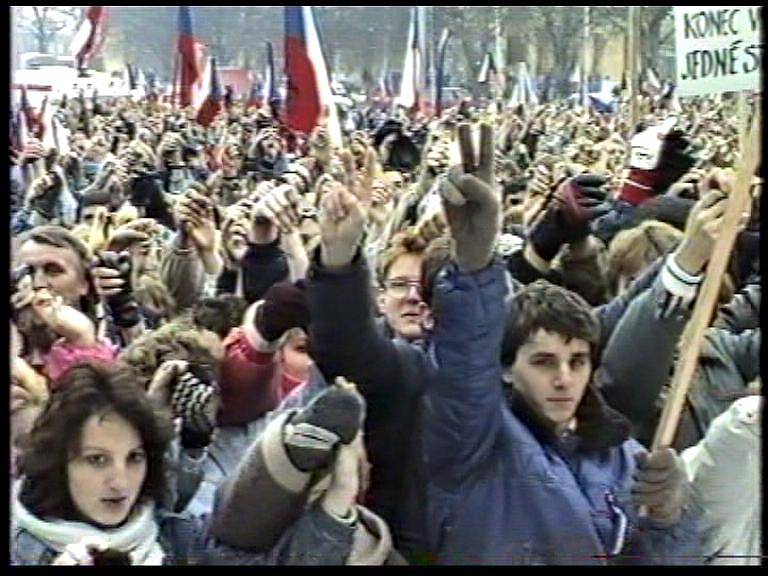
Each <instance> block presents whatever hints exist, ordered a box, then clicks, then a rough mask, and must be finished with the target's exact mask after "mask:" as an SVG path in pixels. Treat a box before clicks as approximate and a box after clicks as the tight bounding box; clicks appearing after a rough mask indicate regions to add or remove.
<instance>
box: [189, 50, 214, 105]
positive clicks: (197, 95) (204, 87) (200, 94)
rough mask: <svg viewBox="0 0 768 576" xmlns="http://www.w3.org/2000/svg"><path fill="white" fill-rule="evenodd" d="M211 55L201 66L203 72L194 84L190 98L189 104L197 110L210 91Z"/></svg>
mask: <svg viewBox="0 0 768 576" xmlns="http://www.w3.org/2000/svg"><path fill="white" fill-rule="evenodd" d="M212 62H213V57H209V58H207V59H206V60H205V66H204V67H203V73H202V76H201V77H200V81H199V82H198V83H197V84H195V90H194V94H193V98H192V102H191V105H192V107H193V108H194V109H195V110H197V111H198V112H199V111H200V109H201V108H202V107H203V104H204V103H205V101H206V99H207V98H208V95H209V94H210V92H211V86H212V84H211V78H212V76H211V74H212V72H211V70H212V69H213V64H212Z"/></svg>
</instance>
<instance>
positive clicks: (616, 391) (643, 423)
mask: <svg viewBox="0 0 768 576" xmlns="http://www.w3.org/2000/svg"><path fill="white" fill-rule="evenodd" d="M667 302H669V291H668V289H667V287H665V284H664V275H663V274H660V275H659V276H658V277H657V278H656V279H655V280H654V283H653V285H652V286H651V288H650V289H648V290H647V291H646V292H644V293H643V294H641V295H640V296H638V297H637V298H635V299H634V300H633V301H632V303H631V304H630V305H629V308H628V309H627V311H626V312H625V314H624V315H623V316H622V318H621V320H620V321H619V323H618V325H617V326H616V329H615V330H614V331H613V334H612V336H611V338H610V340H609V341H608V344H607V346H606V348H605V351H604V353H603V361H602V369H601V371H600V373H599V375H598V382H599V383H600V385H601V387H602V390H603V394H604V395H605V398H606V400H607V401H608V402H609V404H611V405H612V406H613V407H614V408H616V409H617V410H619V411H620V412H622V413H623V414H624V415H625V416H627V417H628V418H629V419H630V420H631V421H632V423H633V425H634V426H635V434H636V437H637V438H638V439H639V440H641V441H642V442H643V443H645V444H646V445H647V444H649V443H650V441H651V440H652V438H653V433H654V431H655V428H656V424H657V422H658V418H659V415H660V407H662V406H663V394H662V392H663V390H664V386H665V384H667V382H668V381H669V378H670V376H671V373H672V370H673V368H674V364H675V360H676V352H677V345H678V342H679V340H680V337H681V335H682V333H683V330H684V328H685V325H686V323H687V321H688V319H689V318H690V315H691V310H690V309H689V308H688V307H680V306H678V307H676V308H674V309H671V310H669V313H666V314H661V313H660V310H661V308H660V307H661V306H663V305H664V304H665V303H667ZM759 351H760V328H759V327H758V328H755V329H749V330H744V331H743V332H741V333H738V334H735V333H733V332H731V331H730V330H725V329H721V328H710V329H709V330H708V331H707V334H706V337H705V341H704V345H703V348H702V352H701V355H700V357H699V365H698V369H697V371H696V375H695V381H694V384H693V386H692V389H691V392H690V393H689V395H688V406H689V410H688V413H687V415H686V416H685V417H684V420H683V424H682V425H681V430H680V434H679V436H678V441H677V443H676V445H677V447H678V448H686V447H688V446H690V445H692V444H695V443H696V442H698V441H699V440H700V439H701V438H702V437H703V436H704V433H705V432H706V430H707V428H708V427H709V425H710V423H711V422H712V420H714V419H715V418H716V417H717V416H718V415H719V414H721V413H722V412H724V411H725V410H727V409H728V407H729V406H730V405H731V403H732V402H733V401H734V400H735V399H736V398H739V397H741V396H744V395H745V394H746V392H747V386H748V384H749V383H750V382H752V380H754V379H755V378H757V376H758V375H759V374H760V356H759Z"/></svg>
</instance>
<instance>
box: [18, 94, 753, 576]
mask: <svg viewBox="0 0 768 576" xmlns="http://www.w3.org/2000/svg"><path fill="white" fill-rule="evenodd" d="M755 105H756V106H759V102H757V101H756V100H755V101H754V102H753V101H749V102H748V103H747V105H746V107H744V108H740V107H739V106H740V104H739V103H738V100H737V99H736V98H735V97H733V98H731V97H728V96H725V97H707V98H696V99H691V100H687V101H686V100H684V101H683V102H682V103H679V104H677V107H675V106H673V102H672V101H671V100H669V99H666V98H652V97H645V98H642V99H641V102H640V106H639V108H640V117H639V123H638V124H637V125H635V126H633V125H631V123H630V122H629V119H628V116H629V106H628V104H627V103H626V102H624V103H623V104H622V105H621V106H620V107H619V110H618V111H617V112H616V113H607V114H601V113H599V112H597V111H595V110H583V109H581V108H579V107H578V106H575V105H573V104H572V103H568V102H565V101H554V102H548V103H545V104H539V105H519V106H515V107H512V108H504V107H502V106H495V105H493V104H491V105H490V106H488V107H487V108H485V107H473V105H472V104H471V103H469V102H464V103H462V104H461V105H459V106H456V107H453V108H450V109H448V110H446V111H445V112H443V113H442V114H441V115H440V116H439V117H433V118H427V117H422V116H420V115H419V114H414V113H411V112H409V111H406V110H403V109H392V108H384V107H380V106H379V107H374V106H369V107H364V106H358V107H356V108H354V109H351V110H347V111H345V112H344V113H343V114H342V120H343V122H342V125H343V127H344V135H343V136H344V147H343V148H337V147H334V146H333V145H332V143H331V142H332V139H331V138H330V137H329V134H328V131H327V129H326V128H325V127H324V126H320V127H318V128H317V129H316V130H315V131H314V132H313V133H312V134H310V135H303V134H296V133H293V132H291V131H290V130H288V129H287V128H286V127H285V126H283V125H282V124H281V122H280V120H279V114H278V115H276V114H274V113H273V110H271V109H270V107H269V106H264V107H259V108H257V107H246V106H245V105H244V104H243V103H240V102H237V101H228V102H227V104H226V106H225V108H224V109H223V110H222V111H221V112H220V113H219V114H218V116H217V117H216V119H215V120H214V121H213V122H212V123H211V124H210V125H207V126H203V125H201V124H200V123H198V122H197V114H196V111H195V110H194V109H192V108H189V109H177V108H174V107H172V106H171V105H169V104H164V103H160V102H159V101H158V99H157V98H155V97H152V96H148V97H146V98H143V99H136V100H135V99H132V98H117V99H106V100H105V99H96V98H90V97H86V96H84V95H81V96H80V97H79V98H70V99H68V100H66V99H65V101H63V102H61V103H60V104H58V107H57V109H56V112H55V114H56V116H57V119H58V122H59V123H60V124H59V125H60V126H62V127H64V128H65V130H59V131H58V133H57V142H58V145H57V146H55V147H46V146H45V145H43V143H42V141H41V140H39V139H34V138H30V139H29V140H28V141H27V142H26V143H25V145H24V147H23V148H14V147H13V146H12V147H11V151H10V153H11V174H10V176H11V177H10V181H9V186H10V198H11V202H10V205H11V222H10V227H11V234H12V237H11V240H12V270H11V275H12V278H11V306H12V318H11V333H12V338H11V352H10V354H11V367H12V382H11V394H10V396H11V412H10V416H11V436H12V437H11V442H12V450H11V457H12V462H11V475H12V486H13V494H12V498H13V500H12V534H11V538H12V540H11V560H12V562H13V563H15V564H59V565H62V564H96V565H99V564H102V565H103V564H121V563H122V564H403V563H417V564H422V563H438V564H574V563H577V564H582V563H589V564H610V563H641V564H651V563H656V564H667V563H695V564H704V563H712V562H715V563H717V562H725V563H758V562H759V554H760V523H759V522H760V504H759V503H760V475H759V471H760V465H759V462H760V459H759V451H760V448H759V447H760V414H761V410H762V408H761V407H762V404H761V400H760V397H759V394H760V360H759V349H760V321H759V310H760V293H761V287H760V266H759V261H760V255H759V235H760V212H759V201H760V192H761V188H762V180H761V179H759V178H758V177H757V175H756V177H755V178H754V181H753V185H752V187H751V190H750V193H751V195H752V199H753V201H752V206H751V212H750V213H748V214H745V215H744V217H743V218H742V220H741V222H740V224H739V225H740V228H739V234H738V238H737V241H736V245H735V247H734V251H733V254H732V256H731V259H730V262H729V266H728V272H727V275H726V278H725V279H724V281H723V284H722V288H721V291H720V296H719V302H718V306H717V309H716V310H715V311H714V312H713V315H712V319H711V322H710V327H709V328H708V330H707V334H706V338H705V344H704V347H703V350H702V354H701V356H700V358H699V360H698V366H697V370H696V374H695V376H694V383H693V386H692V389H691V392H690V394H689V395H688V399H687V402H686V407H685V410H684V414H683V418H682V421H681V424H680V426H679V429H678V433H677V436H676V439H675V442H674V445H673V446H672V447H670V448H664V449H659V450H650V447H651V442H652V439H653V434H654V431H655V430H656V427H657V424H658V421H659V417H660V414H661V410H662V408H663V405H664V401H665V398H666V395H667V393H668V390H667V384H668V381H669V379H670V376H671V374H672V373H673V371H674V367H675V363H676V361H677V358H678V356H679V354H680V349H679V342H680V340H681V336H682V333H683V330H684V328H685V326H686V323H687V321H688V320H689V318H690V316H691V311H692V306H693V303H694V302H695V299H696V296H697V293H698V290H699V288H700V286H701V283H702V281H703V278H704V275H705V271H706V266H707V262H708V260H709V258H710V256H711V253H712V248H713V246H714V243H715V241H716V239H717V237H718V235H719V234H720V232H721V230H722V223H723V214H724V212H725V207H726V205H727V199H728V195H729V193H731V192H733V189H734V186H735V171H736V170H738V168H739V166H740V159H741V156H742V152H741V150H740V136H741V133H740V130H741V127H742V124H741V119H742V117H743V110H747V111H749V110H750V109H751V107H752V106H755ZM641 508H642V509H641Z"/></svg>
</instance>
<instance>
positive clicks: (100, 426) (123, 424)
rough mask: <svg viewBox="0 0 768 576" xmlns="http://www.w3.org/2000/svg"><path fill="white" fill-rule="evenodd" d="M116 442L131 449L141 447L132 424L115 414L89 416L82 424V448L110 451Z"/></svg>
mask: <svg viewBox="0 0 768 576" xmlns="http://www.w3.org/2000/svg"><path fill="white" fill-rule="evenodd" d="M118 442H119V443H120V444H126V445H130V447H131V448H133V447H136V446H141V444H142V439H141V435H140V434H139V432H138V430H136V428H135V427H134V426H133V424H131V423H130V422H129V421H128V420H126V419H125V418H124V417H123V416H120V415H119V414H117V413H116V412H106V413H104V412H100V413H96V414H91V415H90V416H89V417H88V419H87V420H86V421H85V423H84V424H83V428H82V436H81V446H82V448H101V449H104V450H111V449H114V448H117V445H116V444H117V443H118Z"/></svg>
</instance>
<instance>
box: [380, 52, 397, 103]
mask: <svg viewBox="0 0 768 576" xmlns="http://www.w3.org/2000/svg"><path fill="white" fill-rule="evenodd" d="M393 93H394V91H393V90H392V87H391V85H390V82H389V59H388V58H386V59H385V60H384V67H383V68H382V69H381V75H380V76H379V94H380V95H381V97H382V98H385V99H387V100H388V99H390V98H392V94H393Z"/></svg>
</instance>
